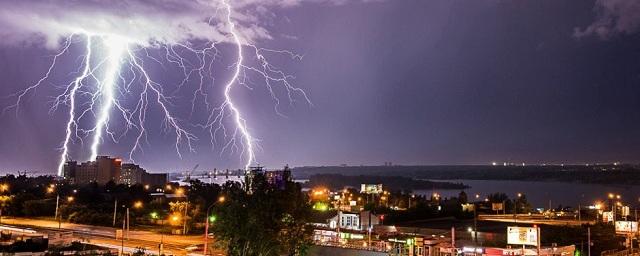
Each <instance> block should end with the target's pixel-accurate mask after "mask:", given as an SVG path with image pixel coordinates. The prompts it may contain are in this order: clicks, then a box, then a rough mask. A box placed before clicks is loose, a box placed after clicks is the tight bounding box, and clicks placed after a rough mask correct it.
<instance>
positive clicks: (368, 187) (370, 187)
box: [360, 184, 382, 194]
mask: <svg viewBox="0 0 640 256" xmlns="http://www.w3.org/2000/svg"><path fill="white" fill-rule="evenodd" d="M360 193H365V194H381V193H382V184H361V185H360Z"/></svg>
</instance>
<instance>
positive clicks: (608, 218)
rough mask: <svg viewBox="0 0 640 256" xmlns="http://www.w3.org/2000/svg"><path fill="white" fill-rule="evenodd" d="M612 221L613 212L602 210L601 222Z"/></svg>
mask: <svg viewBox="0 0 640 256" xmlns="http://www.w3.org/2000/svg"><path fill="white" fill-rule="evenodd" d="M612 221H613V212H612V211H609V212H603V213H602V222H604V223H609V222H612Z"/></svg>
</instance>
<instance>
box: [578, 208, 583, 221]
mask: <svg viewBox="0 0 640 256" xmlns="http://www.w3.org/2000/svg"><path fill="white" fill-rule="evenodd" d="M581 212H582V206H581V205H579V204H578V221H579V222H580V224H581V225H582V213H581Z"/></svg>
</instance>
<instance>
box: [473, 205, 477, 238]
mask: <svg viewBox="0 0 640 256" xmlns="http://www.w3.org/2000/svg"><path fill="white" fill-rule="evenodd" d="M477 206H478V205H477V204H476V203H474V204H473V242H474V243H475V245H476V246H478V212H477V211H476V208H478V207H477Z"/></svg>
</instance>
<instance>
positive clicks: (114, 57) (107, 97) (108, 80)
mask: <svg viewBox="0 0 640 256" xmlns="http://www.w3.org/2000/svg"><path fill="white" fill-rule="evenodd" d="M105 45H106V46H107V48H108V49H107V52H108V54H107V59H108V67H107V71H106V73H105V78H104V80H103V81H102V82H101V83H100V91H101V93H102V97H103V99H102V102H103V105H102V107H101V110H100V113H99V114H98V117H97V118H98V119H97V121H96V125H95V127H94V128H93V130H94V131H95V133H94V135H93V143H92V144H91V156H90V157H89V160H90V161H91V160H94V159H96V157H98V146H99V145H100V141H101V140H102V133H103V131H104V130H105V126H106V125H107V122H108V121H109V114H110V112H111V108H112V107H113V105H114V104H115V103H116V102H115V101H116V99H115V90H116V86H117V85H116V83H117V80H116V76H117V75H118V73H119V70H120V61H121V59H122V55H123V54H124V52H125V50H126V49H127V41H126V40H124V39H121V38H119V37H116V36H111V37H109V38H107V39H106V40H105ZM67 136H68V134H67ZM58 172H60V171H58Z"/></svg>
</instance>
